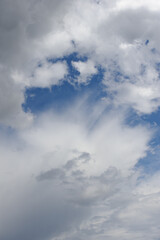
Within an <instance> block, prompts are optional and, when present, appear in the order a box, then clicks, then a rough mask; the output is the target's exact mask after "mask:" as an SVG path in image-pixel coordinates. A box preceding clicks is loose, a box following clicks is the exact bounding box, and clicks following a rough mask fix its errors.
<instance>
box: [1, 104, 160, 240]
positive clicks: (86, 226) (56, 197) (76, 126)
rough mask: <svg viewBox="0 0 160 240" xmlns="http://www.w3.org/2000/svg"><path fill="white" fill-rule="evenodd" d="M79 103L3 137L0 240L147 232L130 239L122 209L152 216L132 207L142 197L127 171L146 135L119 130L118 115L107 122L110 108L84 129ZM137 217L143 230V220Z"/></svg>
mask: <svg viewBox="0 0 160 240" xmlns="http://www.w3.org/2000/svg"><path fill="white" fill-rule="evenodd" d="M82 106H83V107H82ZM85 106H86V103H85V102H84V104H83V105H79V104H77V105H76V106H72V111H70V108H68V110H66V113H64V112H63V113H59V114H57V113H54V112H48V113H47V112H46V113H43V114H42V115H41V116H39V117H38V119H37V120H35V122H34V125H32V126H30V127H29V128H26V129H23V130H21V131H19V132H16V133H14V134H13V133H12V134H11V135H9V136H7V135H6V134H5V132H4V136H5V138H4V137H3V138H1V147H0V151H1V156H2V158H1V173H2V175H1V176H2V177H1V185H2V186H4V185H5V187H4V188H3V187H2V188H1V190H0V193H1V201H0V211H1V219H3V224H1V226H0V237H1V238H3V239H5V240H8V239H10V238H12V239H17V238H22V237H23V236H24V239H25V240H29V239H30V240H32V239H34V240H35V239H42V240H43V239H54V240H55V239H69V238H70V239H76V238H79V239H84V238H88V239H94V238H95V239H96V238H100V239H105V238H106V236H108V238H109V239H114V236H115V239H116V237H117V235H115V234H116V232H117V234H119V236H120V237H121V239H124V237H126V236H129V237H131V236H136V237H137V236H139V235H138V234H140V236H141V237H143V236H146V235H147V233H146V234H145V232H146V229H145V232H144V231H143V229H140V230H139V232H138V233H137V235H136V234H134V230H135V227H133V228H132V215H131V211H130V210H128V209H130V208H131V209H132V206H135V207H133V209H134V208H135V209H137V208H138V207H139V206H140V207H141V211H144V214H145V215H146V214H147V216H152V218H154V215H153V213H152V208H151V211H150V212H149V213H148V212H147V207H146V208H144V206H143V204H141V205H137V201H139V199H141V197H143V193H141V194H139V193H137V191H140V190H136V188H137V183H138V177H139V173H138V172H135V171H134V170H133V168H134V165H135V164H136V163H137V161H138V160H139V158H142V157H143V156H145V154H146V151H147V150H148V142H149V141H150V139H151V132H150V130H149V129H147V127H143V126H136V127H127V126H126V125H125V124H124V122H123V120H124V119H123V117H124V116H120V115H119V117H116V119H115V115H116V116H118V115H117V112H116V113H115V112H114V111H111V112H107V113H106V114H105V116H104V118H101V119H100V120H99V121H98V123H97V119H98V117H99V112H97V114H96V113H94V116H95V117H94V121H95V122H96V124H93V125H94V128H93V129H92V131H90V129H89V128H88V122H90V119H89V118H90V117H91V119H92V121H93V115H92V114H88V113H87V112H86V110H85ZM78 114H80V116H81V118H79V117H77V116H78ZM113 119H115V120H114V121H113ZM64 133H65V134H64ZM4 139H6V141H4ZM145 183H146V181H145V182H144V183H143V181H142V182H141V185H140V187H139V189H141V188H143V189H144V186H143V184H145ZM142 186H143V187H142ZM13 193H14V194H13ZM6 195H7V200H6ZM145 196H146V195H145ZM144 201H145V200H144ZM151 201H152V200H151ZM146 204H147V203H146ZM153 207H154V206H153ZM157 207H158V206H157ZM133 209H132V211H133ZM153 211H154V208H153ZM125 214H126V215H125ZM135 214H139V213H138V212H137V211H136V212H135ZM136 216H137V215H136ZM138 216H139V215H138ZM15 219H16V221H15ZM126 219H129V220H128V221H127V223H126ZM141 219H142V218H141ZM142 220H143V221H142V222H141V223H139V225H141V226H142V228H143V224H145V221H146V220H145V219H142ZM148 221H149V220H148ZM113 223H114V224H113ZM129 224H130V225H129ZM147 224H148V225H149V224H150V223H149V222H147ZM8 225H9V226H10V229H9V230H8ZM148 225H147V226H148ZM152 226H153V225H152ZM122 228H123V231H122ZM130 228H131V229H130ZM104 229H105V232H104ZM155 229H158V226H157V224H156V225H155ZM128 231H129V235H126V234H127V232H128ZM156 231H158V230H156ZM156 231H155V233H154V234H155V236H156ZM103 235H104V237H103ZM148 236H152V235H151V234H150V232H148ZM148 239H149V238H148Z"/></svg>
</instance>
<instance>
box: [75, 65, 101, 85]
mask: <svg viewBox="0 0 160 240" xmlns="http://www.w3.org/2000/svg"><path fill="white" fill-rule="evenodd" d="M72 65H73V67H75V68H76V70H77V71H78V72H79V73H80V76H79V77H78V79H77V81H78V82H79V83H87V82H88V81H89V80H90V78H91V76H92V75H94V74H96V73H97V69H96V68H95V66H94V63H93V62H92V61H91V60H88V61H87V62H82V61H78V62H74V61H72Z"/></svg>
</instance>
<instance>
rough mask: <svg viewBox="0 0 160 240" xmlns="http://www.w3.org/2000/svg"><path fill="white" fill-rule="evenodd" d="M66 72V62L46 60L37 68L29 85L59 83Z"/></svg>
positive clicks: (42, 85)
mask: <svg viewBox="0 0 160 240" xmlns="http://www.w3.org/2000/svg"><path fill="white" fill-rule="evenodd" d="M66 74H67V66H66V64H65V63H61V62H57V63H50V62H44V63H42V64H41V66H40V67H38V68H37V69H36V70H35V72H34V73H33V77H31V78H30V79H29V86H34V87H42V88H43V87H51V86H52V85H56V84H58V82H59V81H60V80H62V79H63V78H64V76H65V75H66Z"/></svg>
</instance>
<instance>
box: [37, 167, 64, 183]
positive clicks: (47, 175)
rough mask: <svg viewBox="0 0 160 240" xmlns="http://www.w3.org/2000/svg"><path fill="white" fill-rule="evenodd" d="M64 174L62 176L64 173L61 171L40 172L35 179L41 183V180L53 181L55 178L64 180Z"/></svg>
mask: <svg viewBox="0 0 160 240" xmlns="http://www.w3.org/2000/svg"><path fill="white" fill-rule="evenodd" d="M64 176H65V174H64V171H63V170H61V169H58V168H56V169H51V170H48V171H46V172H42V173H41V174H39V175H38V176H37V177H36V179H37V180H38V181H43V180H52V179H53V180H54V179H57V178H61V179H62V178H64Z"/></svg>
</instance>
